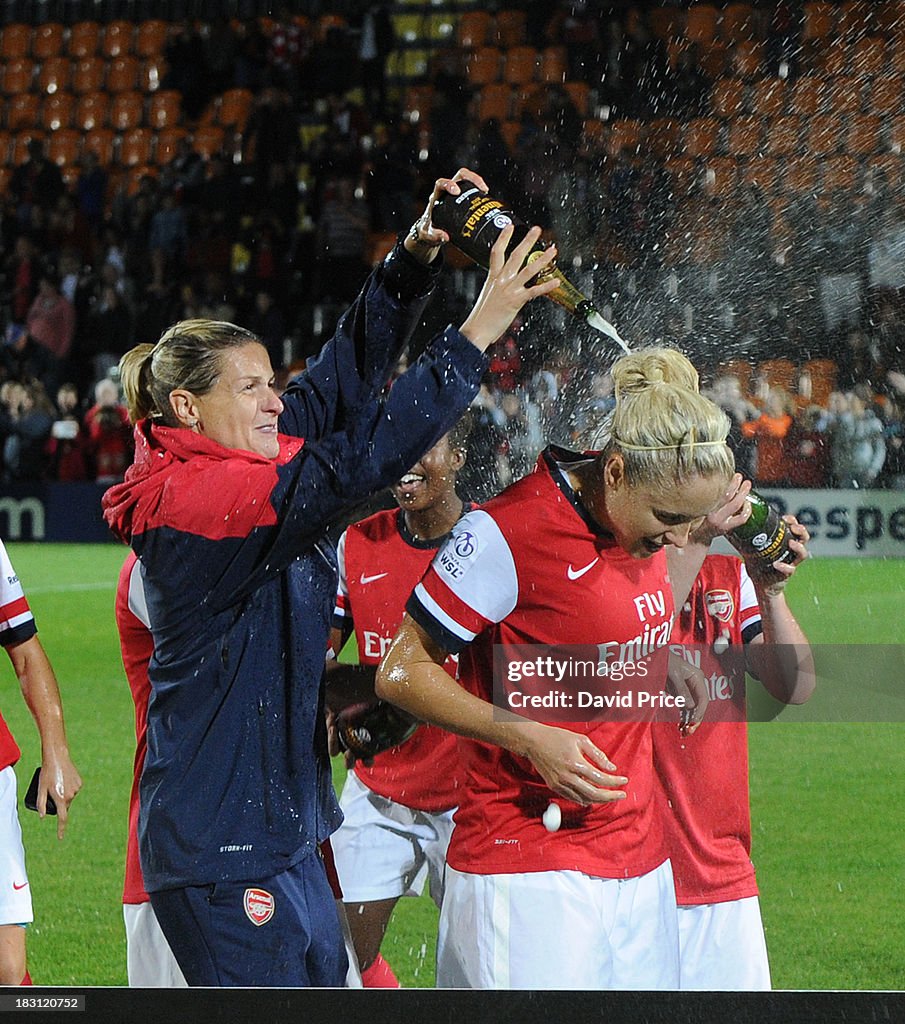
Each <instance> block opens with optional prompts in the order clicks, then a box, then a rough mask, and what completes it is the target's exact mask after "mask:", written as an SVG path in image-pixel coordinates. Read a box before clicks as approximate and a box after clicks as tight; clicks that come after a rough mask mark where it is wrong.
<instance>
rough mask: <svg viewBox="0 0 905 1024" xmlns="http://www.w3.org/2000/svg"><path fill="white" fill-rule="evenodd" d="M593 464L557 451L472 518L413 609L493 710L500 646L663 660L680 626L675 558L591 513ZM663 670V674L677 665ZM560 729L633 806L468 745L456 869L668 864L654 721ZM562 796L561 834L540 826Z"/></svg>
mask: <svg viewBox="0 0 905 1024" xmlns="http://www.w3.org/2000/svg"><path fill="white" fill-rule="evenodd" d="M584 458H585V457H583V456H582V457H576V456H575V455H574V454H572V453H566V452H563V451H560V450H549V449H548V450H547V451H546V452H544V453H543V455H542V456H541V459H540V461H539V463H538V466H537V468H536V469H535V471H534V472H533V473H531V474H529V475H528V476H527V477H525V478H523V479H522V480H520V481H518V482H517V483H515V484H513V485H512V486H511V487H509V488H508V489H507V490H506V491H504V492H503V493H502V494H501V495H500V496H499V497H497V498H495V499H493V500H492V501H490V502H488V503H487V505H485V506H484V508H483V509H482V510H479V511H475V512H472V513H470V514H469V515H467V516H465V517H464V518H463V519H461V520H460V521H459V522H458V523H457V524H456V526H455V527H454V528H453V531H452V533H451V535H450V538H449V540H448V541H447V542H446V544H445V545H444V546H443V548H442V549H441V550H440V552H439V553H438V555H437V557H436V558H435V559H434V561H433V563H432V565H431V567H430V569H429V571H428V572H427V574H426V575H425V577H424V579H423V580H422V582H421V583H420V584H419V585H418V587H417V588H416V590H415V593H414V594H413V595H412V599H411V601H410V602H409V605H408V610H409V612H410V614H412V616H413V617H414V618H415V619H416V620H417V621H418V622H419V623H420V624H421V625H422V626H423V627H424V628H425V629H426V630H427V631H428V632H429V633H430V634H431V635H432V636H433V638H434V639H435V640H436V641H437V642H438V643H439V644H441V645H442V646H443V647H445V648H446V649H447V650H452V651H456V650H459V649H461V655H460V661H459V678H460V682H461V684H462V685H463V686H464V687H466V688H467V689H468V690H469V691H470V692H472V693H474V694H476V695H478V696H480V697H482V698H483V699H484V700H488V701H489V700H491V699H492V685H493V678H492V677H493V651H494V645H495V644H496V645H500V644H502V645H509V644H568V645H594V646H596V647H597V648H598V650H608V651H623V652H625V651H631V650H632V649H633V648H635V649H637V648H640V649H641V652H642V654H646V653H648V652H649V651H652V650H653V651H656V650H658V649H659V651H660V653H661V655H662V654H663V653H664V647H663V645H665V644H666V643H667V641H668V638H669V633H670V628H671V624H672V617H673V603H672V591H671V588H670V585H669V579H668V577H667V573H666V556H665V554H664V553H663V552H658V553H657V554H656V555H654V556H652V557H651V558H645V559H636V558H632V557H631V556H630V555H628V554H627V553H626V552H625V551H623V550H622V548H620V547H619V546H618V545H617V544H616V543H615V541H614V540H613V539H612V537H611V536H610V535H608V534H605V533H603V532H601V530H600V529H599V527H598V526H597V525H596V524H595V523H594V522H593V520H591V519H590V518H589V517H588V516H587V513H586V512H585V511H584V509H583V507H582V506H581V504H580V503H579V502H578V500H577V499H576V497H575V495H574V494H573V492H572V489H571V487H570V486H569V483H568V480H567V478H566V477H565V475H564V473H563V471H562V470H563V468H565V466H566V465H567V464H568V465H571V464H575V462H576V461H578V460H580V459H584ZM629 657H630V656H629ZM655 660H657V663H658V665H659V666H660V671H661V677H662V668H663V666H664V665H665V659H664V658H662V657H661V658H659V659H655ZM654 685H655V688H656V689H659V688H660V686H661V683H660V682H659V681H658V682H657V683H656V684H654ZM560 724H561V725H562V727H563V728H568V729H572V730H574V731H576V732H584V733H586V734H587V735H588V736H590V738H591V739H592V740H593V741H594V743H595V744H596V745H597V746H598V747H599V748H600V749H601V750H602V751H603V752H604V753H605V754H606V755H607V756H608V757H609V758H610V760H611V761H612V762H613V763H614V764H615V765H616V766H617V768H618V771H619V772H620V773H621V774H623V775H626V776H627V777H628V779H629V782H628V785H627V787H626V792H627V794H628V797H627V799H625V800H622V801H619V802H615V803H611V804H598V805H593V806H582V805H579V804H576V803H572V802H570V801H568V800H564V799H562V798H559V797H557V796H555V794H554V793H553V792H552V791H551V790H550V789H549V788H548V787H547V786H546V784H545V783H544V781H543V779H542V778H541V777H540V775H539V774H538V773H537V772H536V771H535V769H534V767H533V765H532V764H531V763H530V762H529V761H527V760H526V759H523V758H520V757H516V756H515V755H513V754H511V753H509V752H508V751H506V750H503V749H501V748H499V747H495V746H492V745H488V744H484V743H479V742H475V741H471V740H464V739H460V750H461V751H462V754H463V759H464V762H465V769H466V772H467V777H466V782H465V787H464V791H463V793H462V795H461V797H460V800H459V809H458V811H457V812H456V819H455V820H456V828H455V830H454V832H453V838H452V842H451V845H450V848H449V853H448V856H447V860H448V862H449V863H450V864H451V865H452V866H453V867H454V868H456V870H459V871H468V872H475V873H481V874H493V873H506V872H523V871H551V870H576V871H583V872H585V873H586V874H589V875H594V876H598V877H603V878H627V877H634V876H637V875H641V874H644V873H646V872H647V871H650V870H653V869H654V868H655V867H657V866H658V865H659V864H661V863H662V862H663V861H664V860H665V858H666V853H665V847H664V842H663V835H662V829H661V824H660V820H659V816H658V814H657V811H656V806H655V802H654V776H653V764H652V754H651V729H650V723H649V721H645V720H641V719H640V717H639V716H637V715H636V716H635V720H633V721H611V720H607V719H606V718H605V717H604V718H603V719H602V720H601V719H600V718H599V717H598V719H597V720H595V721H574V722H568V723H566V722H562V723H560ZM553 799H555V800H556V802H557V803H559V805H560V808H561V810H562V826H561V828H560V829H559V831H557V832H554V833H549V832H547V830H546V829H545V828H544V826H543V823H542V820H541V817H542V815H543V813H544V810H545V809H546V807H547V804H548V803H549V801H550V800H553Z"/></svg>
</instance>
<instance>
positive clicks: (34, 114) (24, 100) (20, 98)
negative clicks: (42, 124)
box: [6, 92, 41, 132]
mask: <svg viewBox="0 0 905 1024" xmlns="http://www.w3.org/2000/svg"><path fill="white" fill-rule="evenodd" d="M40 108H41V97H40V96H38V94H37V93H34V92H22V93H19V94H18V95H16V96H13V97H11V98H10V101H9V103H8V104H7V107H6V127H7V128H9V130H10V131H11V132H18V131H21V129H23V128H34V127H35V126H36V125H37V123H38V119H39V118H38V114H39V111H40Z"/></svg>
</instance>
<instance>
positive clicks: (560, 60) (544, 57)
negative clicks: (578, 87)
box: [538, 46, 569, 82]
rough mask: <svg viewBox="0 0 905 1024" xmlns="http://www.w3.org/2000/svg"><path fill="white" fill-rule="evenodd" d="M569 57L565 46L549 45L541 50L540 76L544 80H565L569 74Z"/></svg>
mask: <svg viewBox="0 0 905 1024" xmlns="http://www.w3.org/2000/svg"><path fill="white" fill-rule="evenodd" d="M568 68H569V64H568V57H567V54H566V48H565V47H564V46H548V47H546V48H545V49H544V50H542V51H541V55H540V68H539V69H538V78H539V79H540V81H542V82H564V81H565V80H566V76H567V74H568Z"/></svg>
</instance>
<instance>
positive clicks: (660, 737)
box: [653, 477, 816, 991]
mask: <svg viewBox="0 0 905 1024" xmlns="http://www.w3.org/2000/svg"><path fill="white" fill-rule="evenodd" d="M740 485H741V478H740V477H737V478H736V480H735V482H734V485H733V487H732V488H731V492H732V496H731V497H730V499H729V500H728V501H727V503H726V504H725V505H722V506H721V507H720V508H719V509H717V510H716V511H715V512H714V513H712V514H711V515H710V516H708V518H707V521H706V522H705V523H704V525H703V526H702V527H701V529H700V530H699V531H697V533H696V534H695V535H694V537H693V538H692V542H691V543H689V544H688V545H687V546H686V548H685V549H684V550H683V551H682V552H674V553H672V552H671V553H670V554H669V555H668V556H667V557H668V560H669V565H670V578H671V579H672V580H673V584H674V586H676V588H677V594H678V593H680V592H681V591H680V590H679V588H681V587H683V585H686V584H685V581H686V580H687V578H688V576H691V575H692V574H693V573H694V572H695V570H696V569H698V567H700V568H699V571H698V572H697V575H696V576H695V577H694V582H693V584H692V587H691V592H690V593H689V595H688V597H687V598H686V599H685V601H684V602H683V603H682V605H681V609H680V612H679V615H678V618H677V621H676V624H675V626H674V628H673V632H672V638H671V644H672V645H674V646H680V647H681V648H682V649H683V650H684V652H685V656H686V657H687V658H688V659H689V660H691V661H692V662H694V663H695V664H698V665H699V667H700V668H701V669H702V670H703V672H704V675H705V676H706V677H707V679H708V685H709V689H710V693H709V696H710V704H709V705H708V711H707V717H706V719H705V721H704V722H702V723H701V727H700V729H699V730H698V731H697V732H696V733H695V735H694V736H687V737H685V736H680V735H679V734H678V733H677V732H676V731H675V730H674V729H671V728H669V726H668V725H667V724H666V723H663V722H656V723H654V727H653V738H654V767H655V769H656V774H657V780H658V782H659V785H660V788H661V790H662V794H663V798H664V803H665V814H664V820H665V824H666V837H667V846H668V849H669V856H670V860H671V861H672V867H673V877H674V879H675V886H676V902H677V903H678V922H679V987H680V988H681V989H686V990H688V989H695V990H736V991H742V990H749V991H750V990H763V989H769V988H770V966H769V963H768V960H767V946H766V941H765V938H764V929H763V925H762V923H761V916H760V905H759V902H758V892H757V882H756V879H755V874H754V865H753V864H752V863H751V815H750V809H749V806H748V743H747V725H746V714H745V710H746V699H745V673H746V672H748V673H749V674H750V675H751V676H753V677H754V678H755V679H758V680H760V682H761V683H762V684H763V685H764V686H765V687H766V689H767V691H768V692H769V693H770V695H771V696H772V697H774V698H775V699H776V700H779V701H782V702H783V703H784V704H801V703H803V702H804V701H806V700H807V699H808V698H809V697H810V696H811V694H812V693H813V690H814V686H815V682H816V680H815V671H814V660H813V657H812V654H811V648H810V646H809V644H808V641H807V638H806V637H805V635H804V633H803V632H802V630H801V627H800V626H799V625H798V623H797V621H796V620H795V616H794V615H793V614H792V611H791V609H790V608H789V605H788V602H787V601H786V597H785V587H786V585H787V583H788V581H789V579H790V578H791V577H792V575H793V574H794V572H795V570H796V569H797V567H798V566H799V565H800V563H801V562H802V561H803V560H804V559H805V558H806V557H807V548H806V543H807V540H808V532H807V530H806V529H805V527H804V526H803V525H801V524H800V523H798V521H797V520H795V519H794V517H792V516H786V517H785V519H786V521H787V523H788V524H789V530H790V532H791V534H792V537H793V538H794V539H793V540H792V541H791V542H790V547H791V548H792V550H793V551H794V553H795V559H794V561H793V562H791V563H790V564H788V565H786V564H784V563H776V566H775V567H774V570H773V571H768V572H765V571H764V570H763V569H762V568H760V567H759V566H758V565H757V564H756V563H755V562H754V561H751V563H750V565H749V564H746V563H745V562H743V561H742V560H741V559H740V558H738V557H735V556H732V555H716V554H713V555H711V554H708V553H707V551H708V548H709V546H710V540H711V538H712V537H713V536H715V535H716V534H718V533H725V532H727V531H729V530H731V529H732V528H733V527H734V526H736V525H738V524H740V523H742V522H744V520H745V519H746V518H747V516H748V508H747V506H746V504H745V501H744V498H745V495H746V494H747V492H748V490H749V489H750V486H749V485H748V484H747V483H745V484H744V485H741V486H740ZM686 587H687V585H686Z"/></svg>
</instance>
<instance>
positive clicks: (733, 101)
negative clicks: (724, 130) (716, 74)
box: [710, 78, 761, 118]
mask: <svg viewBox="0 0 905 1024" xmlns="http://www.w3.org/2000/svg"><path fill="white" fill-rule="evenodd" d="M755 85H760V83H759V82H757V83H755ZM710 104H711V107H712V108H713V112H714V114H716V116H717V117H722V118H730V117H736V116H738V115H739V114H741V113H743V112H744V109H745V85H744V83H743V82H740V81H739V80H738V79H737V78H718V79H717V80H716V81H715V82H714V83H713V88H712V89H711V92H710ZM755 110H757V107H756V104H755ZM757 112H758V113H761V111H760V110H757Z"/></svg>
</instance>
